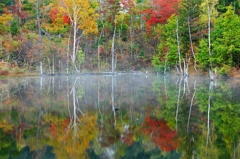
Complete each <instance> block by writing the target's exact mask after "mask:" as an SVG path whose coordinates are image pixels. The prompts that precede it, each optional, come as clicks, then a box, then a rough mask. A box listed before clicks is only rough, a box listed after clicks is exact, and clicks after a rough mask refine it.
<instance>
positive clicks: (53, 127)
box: [49, 124, 57, 136]
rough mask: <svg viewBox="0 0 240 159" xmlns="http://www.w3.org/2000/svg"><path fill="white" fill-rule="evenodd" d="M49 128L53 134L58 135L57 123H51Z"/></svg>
mask: <svg viewBox="0 0 240 159" xmlns="http://www.w3.org/2000/svg"><path fill="white" fill-rule="evenodd" d="M49 130H50V133H51V134H52V135H53V136H57V126H56V125H55V124H51V125H50V127H49Z"/></svg>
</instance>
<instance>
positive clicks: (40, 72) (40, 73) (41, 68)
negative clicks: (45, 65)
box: [40, 62, 43, 76]
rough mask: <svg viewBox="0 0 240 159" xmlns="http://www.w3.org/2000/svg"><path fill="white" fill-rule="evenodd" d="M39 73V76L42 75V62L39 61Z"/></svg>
mask: <svg viewBox="0 0 240 159" xmlns="http://www.w3.org/2000/svg"><path fill="white" fill-rule="evenodd" d="M40 74H41V76H42V74H43V70H42V62H40Z"/></svg>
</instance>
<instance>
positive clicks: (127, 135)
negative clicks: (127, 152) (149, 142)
mask: <svg viewBox="0 0 240 159" xmlns="http://www.w3.org/2000/svg"><path fill="white" fill-rule="evenodd" d="M121 141H122V142H124V143H125V144H127V145H128V146H130V145H132V143H133V133H131V132H130V133H124V134H123V136H122V137H121Z"/></svg>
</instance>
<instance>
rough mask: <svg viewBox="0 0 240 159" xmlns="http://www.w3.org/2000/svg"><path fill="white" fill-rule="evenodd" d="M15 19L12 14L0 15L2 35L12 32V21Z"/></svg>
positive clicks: (0, 31)
mask: <svg viewBox="0 0 240 159" xmlns="http://www.w3.org/2000/svg"><path fill="white" fill-rule="evenodd" d="M12 19H13V16H12V15H11V14H2V15H0V33H1V34H2V33H5V32H8V31H9V30H10V27H9V26H10V21H11V20H12Z"/></svg>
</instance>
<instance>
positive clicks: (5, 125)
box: [0, 121, 13, 132]
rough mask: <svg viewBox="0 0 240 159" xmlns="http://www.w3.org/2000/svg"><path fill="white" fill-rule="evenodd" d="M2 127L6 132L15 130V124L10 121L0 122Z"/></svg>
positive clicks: (0, 127)
mask: <svg viewBox="0 0 240 159" xmlns="http://www.w3.org/2000/svg"><path fill="white" fill-rule="evenodd" d="M0 129H3V131H4V132H7V131H11V130H13V124H10V123H8V122H7V121H1V122H0Z"/></svg>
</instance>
